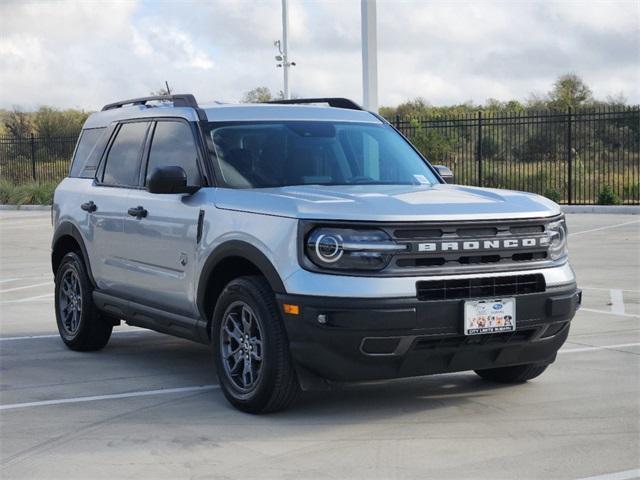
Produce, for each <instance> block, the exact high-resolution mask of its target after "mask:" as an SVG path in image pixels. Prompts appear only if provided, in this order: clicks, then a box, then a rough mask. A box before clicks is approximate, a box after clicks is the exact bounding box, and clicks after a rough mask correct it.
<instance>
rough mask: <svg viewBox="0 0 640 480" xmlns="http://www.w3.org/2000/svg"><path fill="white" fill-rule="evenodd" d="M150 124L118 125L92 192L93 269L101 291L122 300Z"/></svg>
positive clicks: (89, 219) (126, 283)
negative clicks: (132, 201) (130, 212)
mask: <svg viewBox="0 0 640 480" xmlns="http://www.w3.org/2000/svg"><path fill="white" fill-rule="evenodd" d="M149 125H150V122H148V121H133V122H126V123H122V124H120V125H118V127H117V129H116V132H115V134H114V137H113V139H112V141H111V143H110V145H109V146H108V148H107V150H106V152H105V155H104V157H103V159H102V162H101V165H100V167H99V169H98V172H97V175H96V182H95V184H94V186H93V187H92V189H91V195H90V196H91V198H90V199H88V201H90V202H92V203H93V206H92V210H93V211H92V212H91V214H90V215H89V216H88V224H89V228H88V230H89V235H90V237H89V242H88V243H89V244H91V249H92V252H90V257H91V267H92V271H93V275H94V277H95V280H96V283H97V284H98V288H99V289H101V290H103V291H105V292H107V293H111V294H114V295H118V296H121V297H126V296H127V293H128V292H127V286H128V284H129V278H128V276H127V264H126V261H125V259H126V256H127V255H126V251H127V249H128V248H129V242H128V240H127V239H126V238H125V235H124V219H125V215H127V208H128V205H129V200H128V197H129V195H130V194H131V192H132V191H133V190H134V189H136V188H140V185H139V178H140V166H141V162H142V155H143V151H144V145H145V141H146V136H147V130H148V129H149Z"/></svg>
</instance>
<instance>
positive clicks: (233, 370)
mask: <svg viewBox="0 0 640 480" xmlns="http://www.w3.org/2000/svg"><path fill="white" fill-rule="evenodd" d="M233 360H234V361H235V363H234V364H233V367H232V368H231V370H230V373H231V374H235V373H238V370H239V368H238V367H239V366H240V364H243V365H244V356H243V355H242V352H236V353H235V354H234V355H233Z"/></svg>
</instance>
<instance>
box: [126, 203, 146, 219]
mask: <svg viewBox="0 0 640 480" xmlns="http://www.w3.org/2000/svg"><path fill="white" fill-rule="evenodd" d="M127 213H128V214H129V215H131V216H132V217H136V218H144V217H146V216H147V213H149V212H147V211H146V210H145V209H144V207H141V206H139V205H138V206H137V207H132V208H130V209H129V210H127Z"/></svg>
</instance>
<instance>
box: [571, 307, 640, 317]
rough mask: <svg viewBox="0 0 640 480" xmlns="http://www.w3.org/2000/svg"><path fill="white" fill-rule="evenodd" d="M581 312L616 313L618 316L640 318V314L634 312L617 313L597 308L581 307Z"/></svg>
mask: <svg viewBox="0 0 640 480" xmlns="http://www.w3.org/2000/svg"><path fill="white" fill-rule="evenodd" d="M578 311H579V312H582V311H585V312H591V313H605V314H607V315H616V316H617V317H631V318H640V315H636V314H634V313H615V312H612V311H609V310H596V309H595V308H584V307H580V310H578Z"/></svg>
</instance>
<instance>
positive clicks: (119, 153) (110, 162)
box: [102, 122, 148, 186]
mask: <svg viewBox="0 0 640 480" xmlns="http://www.w3.org/2000/svg"><path fill="white" fill-rule="evenodd" d="M147 126H148V123H147V122H134V123H123V124H122V125H121V126H120V130H118V134H117V136H116V138H115V140H114V141H113V143H112V144H111V148H110V149H109V153H108V155H107V159H106V166H105V168H104V176H103V179H102V181H103V183H106V184H107V185H125V186H134V185H138V175H139V172H140V152H141V149H142V144H143V143H144V138H145V133H146V131H147Z"/></svg>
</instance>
